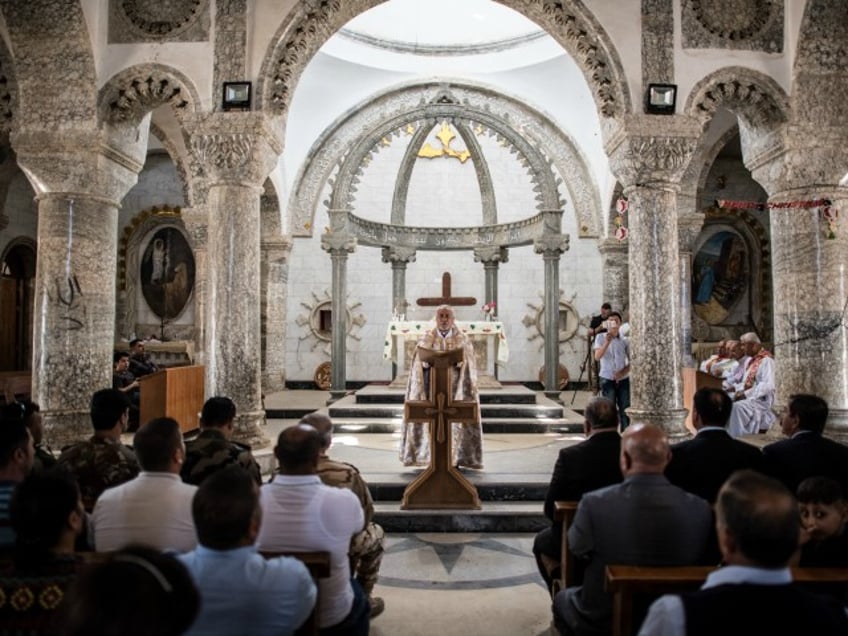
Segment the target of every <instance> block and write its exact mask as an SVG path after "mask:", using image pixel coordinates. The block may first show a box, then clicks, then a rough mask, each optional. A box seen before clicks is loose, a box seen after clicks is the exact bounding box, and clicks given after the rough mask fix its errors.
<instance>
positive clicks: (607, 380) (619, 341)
mask: <svg viewBox="0 0 848 636" xmlns="http://www.w3.org/2000/svg"><path fill="white" fill-rule="evenodd" d="M601 326H602V327H603V328H604V329H605V332H602V333H598V334H597V335H596V336H595V342H594V345H593V347H592V349H593V350H594V352H595V360H597V361H598V362H600V366H601V369H600V372H599V375H600V384H601V395H602V396H604V397H605V398H607V399H609V400H612V401H613V402H615V405H616V406H617V407H618V419H619V422H620V423H621V431H622V432H624V429H626V428H627V426H628V425H629V424H630V418H629V417H628V416H627V413H626V412H625V409H627V407H629V406H630V344H629V341H627V340H626V339H624V338H622V337H621V334H620V333H619V332H620V328H621V315H620V314H619V313H618V312H617V311H613V312H610V314H609V318H607V319H606V320H605V321H604V322H603V323H602V324H601Z"/></svg>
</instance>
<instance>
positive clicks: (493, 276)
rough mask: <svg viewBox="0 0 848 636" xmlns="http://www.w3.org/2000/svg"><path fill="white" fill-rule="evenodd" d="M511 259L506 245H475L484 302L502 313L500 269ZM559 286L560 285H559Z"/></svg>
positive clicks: (496, 368) (496, 370)
mask: <svg viewBox="0 0 848 636" xmlns="http://www.w3.org/2000/svg"><path fill="white" fill-rule="evenodd" d="M508 261H509V251H508V250H507V248H505V247H497V246H496V247H475V248H474V262H475V263H481V262H482V263H483V274H484V287H485V291H484V299H485V300H484V303H495V313H496V314H498V313H500V301H499V300H498V269H499V268H500V264H501V263H506V262H508ZM557 286H558V285H557ZM494 367H495V379H497V378H498V365H497V364H495V365H494Z"/></svg>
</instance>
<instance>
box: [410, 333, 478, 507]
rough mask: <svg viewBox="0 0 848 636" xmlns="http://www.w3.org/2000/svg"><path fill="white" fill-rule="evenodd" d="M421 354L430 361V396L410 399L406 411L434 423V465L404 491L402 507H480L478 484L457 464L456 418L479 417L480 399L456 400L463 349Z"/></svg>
mask: <svg viewBox="0 0 848 636" xmlns="http://www.w3.org/2000/svg"><path fill="white" fill-rule="evenodd" d="M418 358H419V360H421V361H422V362H426V363H428V364H429V365H430V391H429V393H428V395H429V397H430V399H429V400H409V401H407V402H406V404H404V407H403V415H404V420H405V421H407V422H421V423H425V424H428V425H429V426H430V465H429V466H428V467H427V468H426V469H425V470H424V472H423V473H421V474H420V475H419V476H418V477H416V478H415V479H414V480H413V481H412V482H410V484H409V485H408V486H407V487H406V490H404V491H403V500H402V501H401V504H400V507H401V509H402V510H414V509H428V508H455V509H462V510H467V509H472V510H479V509H480V508H481V505H480V497H479V496H478V495H477V489H476V488H475V487H474V484H472V483H471V482H469V481H468V480H467V479H466V478H465V476H464V475H463V474H462V473H461V472H459V470H458V469H457V468H456V467H455V466H453V462H452V456H453V452H452V446H453V440H452V435H451V423H452V422H461V423H462V422H468V423H469V424H470V423H473V422H476V421H477V418H478V416H479V410H480V406H479V404H477V401H476V400H475V401H470V400H468V401H466V400H463V401H456V402H455V401H454V400H453V399H452V396H453V391H452V390H451V387H452V385H453V383H452V381H451V380H452V376H453V374H454V373H456V370H455V367H456V365H458V364H460V363H461V362H462V361H463V352H462V349H451V350H449V351H432V350H430V349H424V348H422V347H419V348H418Z"/></svg>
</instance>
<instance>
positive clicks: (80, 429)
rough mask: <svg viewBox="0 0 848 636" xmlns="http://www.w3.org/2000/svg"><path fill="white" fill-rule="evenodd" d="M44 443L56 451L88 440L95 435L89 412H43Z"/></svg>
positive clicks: (72, 410) (69, 410)
mask: <svg viewBox="0 0 848 636" xmlns="http://www.w3.org/2000/svg"><path fill="white" fill-rule="evenodd" d="M41 417H42V418H43V421H44V441H46V442H47V444H48V445H49V446H50V448H52V449H53V450H54V451H60V450H61V449H62V448H64V447H65V446H68V445H70V444H76V443H77V442H82V441H84V440H87V439H88V438H89V437H91V436H92V435H93V434H94V429H93V428H92V426H91V413H90V412H89V411H83V410H77V409H67V410H54V411H42V412H41Z"/></svg>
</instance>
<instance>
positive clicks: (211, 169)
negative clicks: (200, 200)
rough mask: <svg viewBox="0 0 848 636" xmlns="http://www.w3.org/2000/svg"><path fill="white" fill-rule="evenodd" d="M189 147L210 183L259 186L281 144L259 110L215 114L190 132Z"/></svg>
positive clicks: (271, 165)
mask: <svg viewBox="0 0 848 636" xmlns="http://www.w3.org/2000/svg"><path fill="white" fill-rule="evenodd" d="M190 146H191V150H192V152H193V153H194V156H195V158H196V159H197V161H198V162H199V164H200V166H201V169H202V170H203V172H204V173H205V175H206V177H207V178H208V180H209V182H210V183H234V184H244V185H253V186H255V185H259V184H261V183H262V181H264V179H265V178H266V177H267V176H268V174H269V173H270V172H271V170H272V169H273V168H274V165H276V163H277V158H278V157H279V156H280V154H282V151H283V144H282V142H281V140H280V139H279V138H278V137H277V135H276V134H275V133H274V131H273V128H272V126H271V123H270V121H269V120H268V119H267V117H266V116H264V115H262V114H261V113H215V114H213V115H210V116H209V117H208V118H207V119H206V120H205V121H204V122H203V123H202V124H200V125H199V126H198V127H197V128H196V129H195V130H194V131H193V132H192V135H191V143H190Z"/></svg>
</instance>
